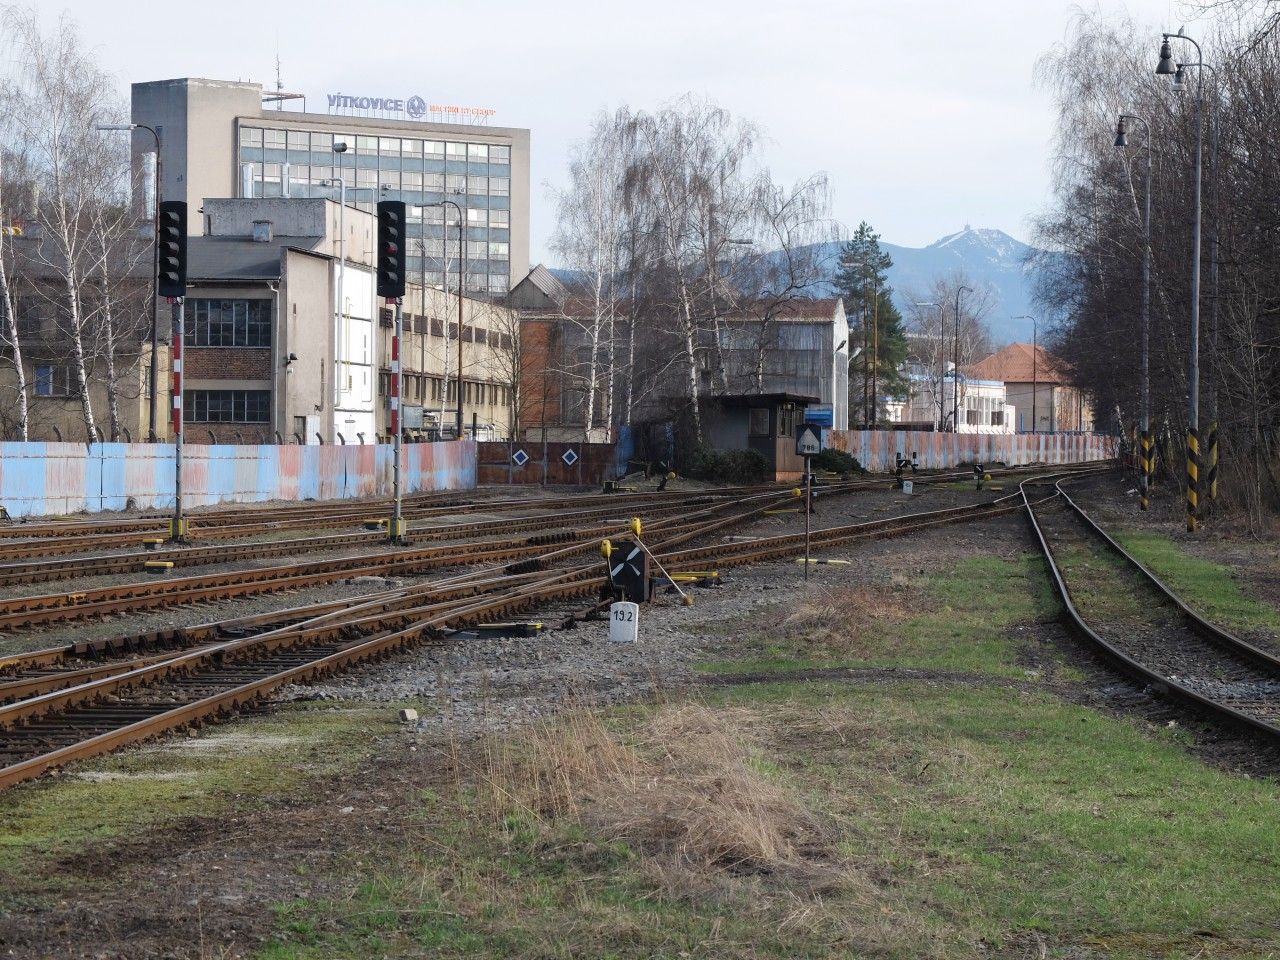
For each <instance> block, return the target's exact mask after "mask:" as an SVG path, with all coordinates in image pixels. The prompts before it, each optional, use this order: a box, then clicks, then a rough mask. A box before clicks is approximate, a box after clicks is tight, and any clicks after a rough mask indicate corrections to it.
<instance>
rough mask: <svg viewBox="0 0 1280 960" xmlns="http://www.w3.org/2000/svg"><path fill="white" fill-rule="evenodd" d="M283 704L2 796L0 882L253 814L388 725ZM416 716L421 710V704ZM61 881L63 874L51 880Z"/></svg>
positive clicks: (351, 754) (378, 716)
mask: <svg viewBox="0 0 1280 960" xmlns="http://www.w3.org/2000/svg"><path fill="white" fill-rule="evenodd" d="M334 706H335V705H334V704H326V705H325V707H324V708H317V707H315V706H306V705H300V704H299V705H288V706H283V707H281V708H279V709H278V710H277V711H275V712H273V713H272V714H270V715H267V716H264V717H261V718H257V719H251V720H245V721H241V722H239V723H235V724H230V725H226V726H220V727H211V728H209V729H208V730H207V731H206V732H205V733H204V734H202V735H201V736H200V737H199V738H197V739H194V740H188V739H186V738H180V737H174V738H171V739H169V740H166V741H163V742H161V743H160V744H158V745H154V746H148V747H145V748H143V749H141V750H134V751H128V752H124V753H119V754H115V755H112V756H108V757H100V758H96V759H94V760H89V761H86V762H84V763H79V764H75V765H74V766H72V767H71V768H70V769H69V771H68V773H67V774H66V775H64V776H63V777H60V778H58V779H45V780H40V781H36V782H34V783H30V784H25V785H22V786H18V787H15V788H13V789H11V790H8V791H5V792H4V793H3V794H0V875H7V876H11V877H21V876H26V877H31V876H38V875H40V874H42V873H43V872H44V871H45V870H46V869H47V868H48V867H49V865H50V864H52V863H54V862H55V861H57V860H59V859H62V858H65V857H68V856H70V855H72V854H75V853H78V852H80V851H83V850H84V849H86V848H87V847H89V846H91V845H93V844H97V843H101V842H104V841H110V840H112V839H115V838H118V837H126V836H131V835H136V834H137V833H138V831H139V830H140V829H145V828H146V827H148V826H150V825H154V824H156V823H160V822H163V821H164V820H166V819H169V818H173V817H179V816H182V817H190V816H208V815H213V814H218V813H221V812H223V811H225V810H227V809H228V808H229V807H230V806H231V805H232V804H235V805H236V806H237V807H240V808H248V809H252V808H253V806H254V805H255V804H258V803H261V802H264V800H265V799H266V798H268V797H274V796H288V795H289V794H291V793H295V792H297V791H299V790H300V789H301V787H302V785H303V784H304V783H305V782H306V781H307V780H309V779H311V778H318V777H325V776H332V775H334V774H335V773H338V772H340V771H342V770H344V769H346V768H349V767H351V766H353V765H354V764H355V763H357V762H359V760H360V759H361V758H362V757H364V756H366V755H367V752H368V748H369V736H370V734H371V733H372V734H376V733H379V732H385V731H390V730H392V729H394V727H395V726H396V721H395V719H394V717H395V712H394V709H393V708H391V707H377V708H373V707H367V706H357V707H350V706H342V705H337V708H336V709H335V708H334ZM419 708H420V709H421V706H420V705H419ZM54 879H55V880H58V881H59V882H64V881H65V882H69V881H70V880H71V878H69V877H67V876H66V875H65V874H63V873H62V872H61V871H59V872H57V874H56V875H55V877H54Z"/></svg>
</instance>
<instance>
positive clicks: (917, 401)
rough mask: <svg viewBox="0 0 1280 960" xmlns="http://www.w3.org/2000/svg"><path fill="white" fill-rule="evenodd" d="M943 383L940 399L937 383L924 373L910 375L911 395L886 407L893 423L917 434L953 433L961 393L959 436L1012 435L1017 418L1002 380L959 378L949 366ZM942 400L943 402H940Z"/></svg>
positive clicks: (961, 376)
mask: <svg viewBox="0 0 1280 960" xmlns="http://www.w3.org/2000/svg"><path fill="white" fill-rule="evenodd" d="M947 367H948V369H947V373H946V377H945V379H944V380H943V383H942V396H941V398H939V396H938V381H937V378H936V377H933V376H930V375H929V374H927V373H925V372H924V371H923V370H922V369H916V368H912V369H910V370H909V372H908V377H907V380H908V383H909V385H910V386H909V393H908V397H907V399H906V400H905V401H899V402H891V403H888V404H886V411H887V414H888V418H889V421H890V422H891V423H895V424H900V425H902V426H904V427H908V426H909V427H913V428H914V429H917V430H939V429H941V430H945V431H950V430H951V429H952V422H953V417H954V416H955V412H956V409H957V404H956V393H957V386H958V392H959V404H958V409H959V419H960V425H959V427H958V429H957V432H959V433H1013V432H1014V425H1015V423H1016V417H1015V415H1014V408H1013V406H1012V405H1011V404H1009V403H1008V402H1007V400H1006V396H1005V385H1004V381H1002V380H979V379H975V378H972V377H966V376H965V375H964V373H963V372H962V373H961V374H960V375H959V377H957V376H956V373H955V369H954V368H953V367H952V366H951V365H950V364H948V365H947ZM939 400H941V402H939Z"/></svg>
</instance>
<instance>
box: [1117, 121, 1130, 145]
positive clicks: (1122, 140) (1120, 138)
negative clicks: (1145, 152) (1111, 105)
mask: <svg viewBox="0 0 1280 960" xmlns="http://www.w3.org/2000/svg"><path fill="white" fill-rule="evenodd" d="M1128 145H1129V141H1128V139H1127V138H1126V137H1125V130H1124V117H1121V118H1120V119H1119V120H1118V121H1116V146H1117V147H1127V146H1128Z"/></svg>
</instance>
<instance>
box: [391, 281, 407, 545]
mask: <svg viewBox="0 0 1280 960" xmlns="http://www.w3.org/2000/svg"><path fill="white" fill-rule="evenodd" d="M394 302H395V311H396V319H395V326H394V327H393V328H392V331H391V436H392V437H394V438H395V439H394V441H393V443H394V447H393V454H392V455H393V456H394V458H395V459H394V461H393V466H392V468H391V480H392V486H393V490H392V496H393V498H394V506H393V508H392V513H391V530H390V534H391V537H390V539H391V542H392V543H403V542H404V521H403V520H402V519H401V491H400V454H401V450H400V445H401V434H402V433H403V432H404V431H402V430H401V429H400V410H401V406H400V401H401V399H402V397H401V393H400V388H401V384H402V378H401V376H400V338H401V337H402V336H403V335H404V314H403V313H402V312H401V302H400V298H399V297H397V298H396V299H395V301H394Z"/></svg>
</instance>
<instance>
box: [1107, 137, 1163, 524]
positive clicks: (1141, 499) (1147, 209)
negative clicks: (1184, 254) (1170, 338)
mask: <svg viewBox="0 0 1280 960" xmlns="http://www.w3.org/2000/svg"><path fill="white" fill-rule="evenodd" d="M1127 120H1136V121H1137V122H1138V123H1140V124H1142V125H1143V127H1144V128H1146V131H1147V169H1146V177H1145V181H1146V185H1145V187H1144V190H1145V193H1146V196H1145V197H1144V206H1143V213H1142V413H1141V419H1142V422H1141V425H1140V427H1139V430H1140V432H1141V436H1140V438H1139V444H1140V448H1139V454H1138V466H1139V467H1140V473H1141V476H1140V477H1139V480H1138V484H1139V494H1138V506H1139V508H1140V509H1142V510H1147V509H1149V508H1150V506H1151V474H1152V467H1153V466H1154V464H1153V462H1152V459H1151V447H1152V442H1151V124H1149V123H1148V122H1147V121H1146V120H1144V119H1143V118H1142V117H1139V116H1135V115H1134V114H1132V113H1122V114H1120V119H1119V120H1118V121H1117V123H1116V146H1117V147H1125V146H1126V145H1127V144H1128V140H1127V137H1126V130H1125V121H1127Z"/></svg>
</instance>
